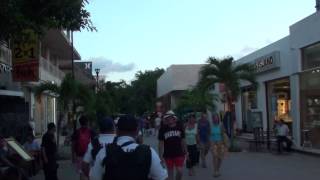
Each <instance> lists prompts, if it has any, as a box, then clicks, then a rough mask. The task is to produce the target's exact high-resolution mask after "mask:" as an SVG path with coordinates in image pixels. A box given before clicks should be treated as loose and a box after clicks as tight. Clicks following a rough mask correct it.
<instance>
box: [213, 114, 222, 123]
mask: <svg viewBox="0 0 320 180" xmlns="http://www.w3.org/2000/svg"><path fill="white" fill-rule="evenodd" d="M212 123H213V124H219V123H220V120H219V116H218V115H213V116H212Z"/></svg>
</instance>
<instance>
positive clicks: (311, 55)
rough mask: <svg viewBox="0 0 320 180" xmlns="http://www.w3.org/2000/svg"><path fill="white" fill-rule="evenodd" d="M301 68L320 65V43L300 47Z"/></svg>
mask: <svg viewBox="0 0 320 180" xmlns="http://www.w3.org/2000/svg"><path fill="white" fill-rule="evenodd" d="M302 54H303V59H302V68H303V70H307V69H313V68H317V67H320V43H318V44H315V45H312V46H309V47H306V48H304V49H302Z"/></svg>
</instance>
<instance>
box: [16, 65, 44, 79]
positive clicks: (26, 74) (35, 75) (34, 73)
mask: <svg viewBox="0 0 320 180" xmlns="http://www.w3.org/2000/svg"><path fill="white" fill-rule="evenodd" d="M12 78H13V81H20V82H26V81H38V80H39V61H29V62H26V63H19V64H13V71H12Z"/></svg>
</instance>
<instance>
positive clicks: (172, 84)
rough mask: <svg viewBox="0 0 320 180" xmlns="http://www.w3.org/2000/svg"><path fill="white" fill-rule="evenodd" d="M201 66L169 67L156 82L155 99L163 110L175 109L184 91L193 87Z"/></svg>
mask: <svg viewBox="0 0 320 180" xmlns="http://www.w3.org/2000/svg"><path fill="white" fill-rule="evenodd" d="M202 66H203V65H201V64H184V65H171V66H170V67H169V68H168V69H167V70H166V71H165V72H164V73H163V74H162V76H161V77H160V78H159V79H158V81H157V97H158V98H159V100H160V101H161V102H162V103H163V107H164V109H165V110H169V109H175V107H176V105H177V102H178V100H179V97H180V96H181V95H182V93H183V92H184V91H185V90H188V89H191V88H193V87H195V86H196V85H197V83H198V80H199V71H200V68H201V67H202Z"/></svg>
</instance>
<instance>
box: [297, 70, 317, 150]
mask: <svg viewBox="0 0 320 180" xmlns="http://www.w3.org/2000/svg"><path fill="white" fill-rule="evenodd" d="M300 85H301V88H300V90H301V91H300V97H301V102H300V103H301V138H302V146H305V145H307V144H308V146H311V147H312V148H317V149H320V68H319V69H314V70H312V71H306V72H304V73H302V74H301V76H300Z"/></svg>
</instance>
